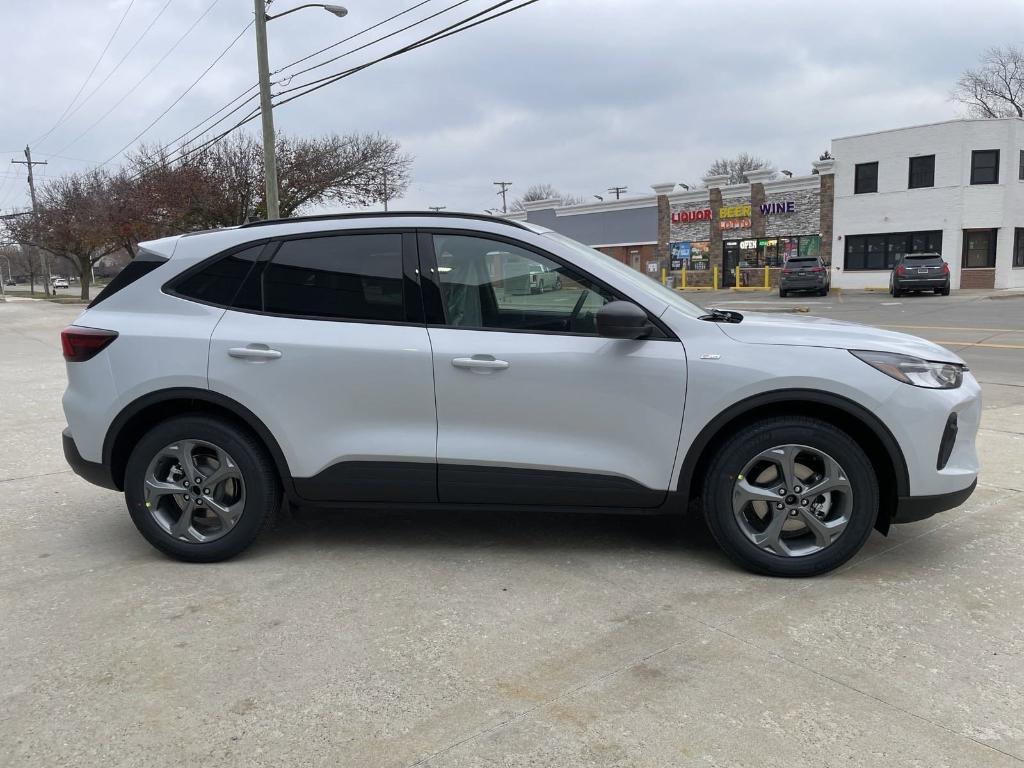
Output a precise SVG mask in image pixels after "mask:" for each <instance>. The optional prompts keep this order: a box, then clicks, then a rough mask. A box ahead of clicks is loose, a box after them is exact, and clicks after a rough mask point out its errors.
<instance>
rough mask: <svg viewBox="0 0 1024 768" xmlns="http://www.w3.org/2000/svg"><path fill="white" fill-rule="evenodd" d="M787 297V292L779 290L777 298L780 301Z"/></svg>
mask: <svg viewBox="0 0 1024 768" xmlns="http://www.w3.org/2000/svg"><path fill="white" fill-rule="evenodd" d="M788 295H789V292H788V291H784V290H782V289H781V288H779V298H780V299H784V298H786V296H788Z"/></svg>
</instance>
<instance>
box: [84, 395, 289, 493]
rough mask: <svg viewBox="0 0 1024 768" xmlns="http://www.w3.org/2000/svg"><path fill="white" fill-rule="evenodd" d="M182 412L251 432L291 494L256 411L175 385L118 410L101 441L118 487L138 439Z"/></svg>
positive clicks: (281, 459) (278, 453)
mask: <svg viewBox="0 0 1024 768" xmlns="http://www.w3.org/2000/svg"><path fill="white" fill-rule="evenodd" d="M184 413H203V414H206V415H211V416H220V417H221V418H223V419H225V420H226V421H228V422H230V423H233V424H235V425H236V426H240V427H242V428H243V429H246V430H248V431H249V432H251V433H253V434H254V435H255V436H256V437H257V439H259V441H260V442H261V443H262V444H263V446H264V447H265V448H266V449H267V452H268V453H269V454H270V457H271V459H272V460H273V462H274V466H275V468H276V469H277V473H278V477H279V479H280V481H281V484H282V485H283V486H284V488H285V492H286V493H287V494H288V495H289V496H293V495H294V489H293V487H292V477H291V472H290V470H289V468H288V460H287V459H286V458H285V456H284V452H283V451H282V450H281V446H280V445H279V444H278V442H277V440H276V439H275V438H274V435H273V433H271V431H270V430H269V429H267V426H266V425H265V424H264V423H263V422H262V421H261V420H260V418H259V417H258V416H256V414H254V413H253V412H252V411H250V410H249V409H248V408H246V407H245V406H244V405H242V404H241V403H239V402H237V401H235V400H232V399H231V398H230V397H227V396H226V395H222V394H220V393H218V392H212V391H210V390H206V389H197V388H193V387H175V388H171V389H162V390H158V391H156V392H150V393H148V394H146V395H143V396H142V397H139V398H138V399H136V400H133V401H132V402H131V403H129V404H128V405H126V406H125V407H124V408H122V409H121V412H120V413H118V415H117V416H116V417H115V418H114V420H113V421H112V422H111V424H110V427H109V428H108V429H107V434H106V437H105V438H104V440H103V463H104V464H105V465H106V466H107V467H109V468H110V475H111V478H112V479H113V481H114V483H115V484H116V485H117V488H118V490H124V473H125V467H126V466H127V464H128V456H129V455H130V454H131V449H132V447H133V446H134V445H135V443H136V442H137V441H138V440H139V438H140V437H141V436H142V435H143V434H144V433H145V432H146V430H147V429H149V428H150V427H151V426H153V425H154V424H157V423H159V422H161V421H164V420H165V419H168V418H170V417H171V416H179V415H181V414H184Z"/></svg>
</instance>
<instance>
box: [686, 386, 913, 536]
mask: <svg viewBox="0 0 1024 768" xmlns="http://www.w3.org/2000/svg"><path fill="white" fill-rule="evenodd" d="M765 408H770V414H767V415H771V416H778V415H785V414H793V415H796V416H811V417H815V418H819V419H821V420H822V421H827V422H829V423H831V424H834V425H835V426H836V427H839V428H840V429H842V430H843V431H845V432H846V433H847V434H849V435H850V437H852V438H853V439H854V440H855V441H856V442H857V444H858V445H860V447H861V448H862V449H863V450H864V453H866V454H867V456H868V459H869V460H870V461H871V465H872V467H873V468H874V470H875V474H876V476H877V477H878V485H879V500H880V509H879V515H878V522H877V524H876V527H877V528H878V529H879V530H880V531H882V533H886V532H887V531H888V529H889V524H890V522H891V521H892V516H893V514H894V513H895V511H896V501H897V499H898V498H899V497H901V496H908V495H909V494H910V476H909V472H908V470H907V462H906V459H905V458H904V456H903V450H902V449H901V448H900V445H899V443H898V442H897V441H896V438H895V437H893V435H892V432H890V431H889V428H888V427H886V426H885V424H884V423H882V421H881V420H880V419H879V418H878V417H877V416H875V415H874V414H873V413H871V411H869V410H868V409H867V408H864V407H863V406H861V405H860V404H858V403H855V402H854V401H852V400H850V399H848V398H845V397H843V396H841V395H836V394H833V393H831V392H822V391H820V390H804V389H784V390H777V391H775V392H766V393H763V394H760V395H754V396H752V397H748V398H746V399H744V400H741V401H739V402H738V403H734V404H733V405H731V406H729V407H728V408H726V409H725V410H724V411H722V412H721V413H720V414H718V416H716V417H715V418H713V419H712V420H711V421H710V422H709V423H708V424H707V425H706V426H705V427H704V429H702V430H701V431H700V433H699V434H698V435H697V438H696V439H695V440H694V441H693V443H692V444H691V445H690V447H689V449H688V450H687V453H686V456H685V458H684V459H683V464H682V468H681V470H680V473H679V483H678V485H677V490H678V492H679V493H680V494H681V495H682V497H683V499H687V500H689V499H691V498H694V497H695V496H699V495H700V494H701V492H702V490H703V484H704V480H705V478H706V476H707V468H708V465H709V464H710V462H711V459H712V457H713V456H714V454H715V452H716V451H717V450H718V448H719V446H721V445H722V444H723V443H724V442H725V441H726V440H727V439H728V437H729V436H730V435H732V434H734V433H735V432H736V431H737V430H738V429H739V428H741V427H742V426H744V425H745V424H749V423H750V422H751V421H752V420H755V419H757V418H759V417H760V416H762V415H766V414H764V413H763V412H762V409H765Z"/></svg>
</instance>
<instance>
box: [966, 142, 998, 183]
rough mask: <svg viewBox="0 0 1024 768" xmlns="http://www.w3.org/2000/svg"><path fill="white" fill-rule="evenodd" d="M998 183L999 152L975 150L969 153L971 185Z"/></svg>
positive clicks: (994, 150) (995, 150) (996, 150)
mask: <svg viewBox="0 0 1024 768" xmlns="http://www.w3.org/2000/svg"><path fill="white" fill-rule="evenodd" d="M998 183H999V150H998V149H976V150H974V151H973V152H971V184H998Z"/></svg>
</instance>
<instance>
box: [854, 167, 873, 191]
mask: <svg viewBox="0 0 1024 768" xmlns="http://www.w3.org/2000/svg"><path fill="white" fill-rule="evenodd" d="M853 175H854V178H853V193H854V194H855V195H861V194H864V193H865V192H877V191H878V163H858V164H857V165H856V166H854V169H853Z"/></svg>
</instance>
